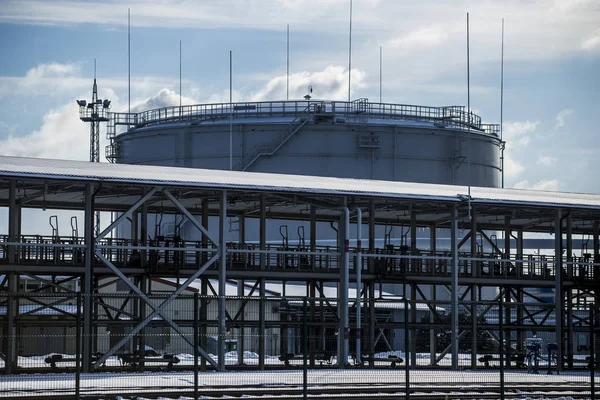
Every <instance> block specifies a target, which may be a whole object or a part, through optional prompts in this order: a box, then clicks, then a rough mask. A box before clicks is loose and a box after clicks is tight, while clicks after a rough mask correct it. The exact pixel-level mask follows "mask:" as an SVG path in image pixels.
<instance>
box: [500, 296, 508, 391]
mask: <svg viewBox="0 0 600 400" xmlns="http://www.w3.org/2000/svg"><path fill="white" fill-rule="evenodd" d="M503 300H504V298H503V297H502V293H500V296H498V302H499V305H498V341H499V342H500V344H499V346H500V397H501V399H502V400H504V350H505V349H506V348H507V347H506V346H504V301H503ZM508 348H510V347H508Z"/></svg>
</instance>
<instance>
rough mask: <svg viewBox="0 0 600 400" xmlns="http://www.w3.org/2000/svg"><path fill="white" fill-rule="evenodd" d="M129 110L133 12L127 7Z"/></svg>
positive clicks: (129, 101) (128, 99)
mask: <svg viewBox="0 0 600 400" xmlns="http://www.w3.org/2000/svg"><path fill="white" fill-rule="evenodd" d="M94 75H96V60H94ZM127 112H128V113H129V114H131V12H130V9H129V8H128V9H127ZM128 117H129V116H128Z"/></svg>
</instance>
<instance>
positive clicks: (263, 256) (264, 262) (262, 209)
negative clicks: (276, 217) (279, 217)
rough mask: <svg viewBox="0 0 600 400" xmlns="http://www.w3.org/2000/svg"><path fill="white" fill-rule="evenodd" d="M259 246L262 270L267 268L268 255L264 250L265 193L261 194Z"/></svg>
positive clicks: (265, 231)
mask: <svg viewBox="0 0 600 400" xmlns="http://www.w3.org/2000/svg"><path fill="white" fill-rule="evenodd" d="M258 234H259V239H258V240H259V247H260V250H261V253H260V270H261V271H264V270H265V269H267V255H266V254H265V253H264V250H266V249H267V200H266V197H265V194H264V193H261V194H260V221H259V233H258Z"/></svg>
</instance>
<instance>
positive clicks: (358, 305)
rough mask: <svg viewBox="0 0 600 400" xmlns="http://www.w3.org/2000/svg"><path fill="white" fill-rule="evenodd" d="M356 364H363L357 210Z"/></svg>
mask: <svg viewBox="0 0 600 400" xmlns="http://www.w3.org/2000/svg"><path fill="white" fill-rule="evenodd" d="M355 265H356V360H355V362H356V364H358V365H360V364H361V352H362V349H361V336H362V331H361V324H362V320H361V318H362V315H361V313H362V304H361V301H362V298H361V296H360V294H361V291H362V210H361V209H360V207H357V208H356V264H355Z"/></svg>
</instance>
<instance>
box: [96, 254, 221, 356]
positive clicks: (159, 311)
mask: <svg viewBox="0 0 600 400" xmlns="http://www.w3.org/2000/svg"><path fill="white" fill-rule="evenodd" d="M96 257H98V259H99V260H100V261H102V262H103V263H104V264H105V265H106V266H108V267H109V268H110V269H111V270H112V272H113V273H115V274H116V275H117V276H118V277H119V278H121V280H122V281H123V282H125V284H126V285H127V286H129V289H130V290H131V291H132V292H133V293H135V294H137V295H138V296H139V297H140V298H141V299H142V300H143V301H144V303H146V304H147V305H148V306H150V307H151V308H152V309H153V311H152V312H151V313H150V315H148V316H147V317H146V318H145V319H143V320H142V322H141V323H139V324H138V325H137V326H136V327H135V328H133V329H132V330H131V332H129V333H128V334H127V335H126V336H125V337H123V339H121V340H120V341H119V342H118V343H117V344H115V345H114V346H113V347H111V348H110V350H109V351H108V352H106V353H105V354H104V355H103V356H102V357H100V358H99V359H98V360H97V361H96V363H95V364H94V366H95V367H98V366H100V365H102V363H104V361H106V360H107V359H108V357H110V356H112V355H113V354H114V353H115V351H117V350H118V349H120V348H121V346H123V345H124V344H125V343H127V342H128V341H129V340H131V338H132V337H134V336H135V335H136V334H137V333H138V332H139V331H140V330H142V329H143V328H144V327H145V326H146V325H148V323H149V322H150V321H152V319H153V318H154V317H156V316H160V317H162V319H163V320H164V321H165V322H166V323H167V324H169V325H170V326H171V327H172V328H173V330H175V332H177V333H178V334H179V335H181V337H182V339H183V340H185V341H186V342H187V343H188V344H189V345H190V346H192V347H193V341H192V340H190V339H188V338H187V336H186V334H185V333H184V332H183V331H182V330H181V328H179V326H178V325H177V324H176V323H175V322H173V320H172V319H171V318H170V317H169V316H167V315H166V314H165V313H164V312H163V309H164V308H165V307H166V306H167V305H169V304H170V303H171V302H172V301H173V300H174V299H176V298H177V296H179V294H181V292H183V291H184V290H185V289H186V288H187V287H188V286H189V285H190V284H191V283H192V282H194V281H195V280H196V278H198V277H199V276H200V275H202V273H203V272H204V271H205V270H206V269H207V268H209V267H210V266H211V265H213V264H214V263H215V261H217V260H218V259H219V254H215V255H214V256H213V257H211V258H210V259H209V260H208V261H207V262H206V263H205V264H204V265H203V266H202V267H200V268H199V269H198V270H197V271H196V272H194V274H192V275H191V276H190V277H189V278H188V279H186V281H185V282H184V283H183V284H181V286H179V287H178V288H177V289H176V290H175V291H174V292H172V293H171V295H170V296H169V297H168V298H166V299H165V300H164V301H163V302H162V303H160V304H159V305H158V306H157V305H155V304H154V303H153V302H152V301H151V300H150V299H149V298H148V296H146V294H145V293H143V292H142V291H141V290H140V289H139V288H138V287H137V286H136V285H135V284H134V283H133V282H131V280H130V279H128V278H127V277H126V276H125V275H124V274H123V273H122V272H121V271H120V270H119V269H118V268H117V267H115V265H114V264H113V263H112V262H111V261H110V260H108V259H107V258H106V257H104V256H103V255H102V254H101V253H100V252H97V253H96ZM198 350H199V351H200V354H201V355H202V356H203V357H205V358H206V359H207V361H208V362H209V363H211V364H212V365H213V366H214V367H217V364H216V363H215V362H214V360H212V358H211V357H209V356H208V354H207V353H206V352H205V351H204V349H198Z"/></svg>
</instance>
